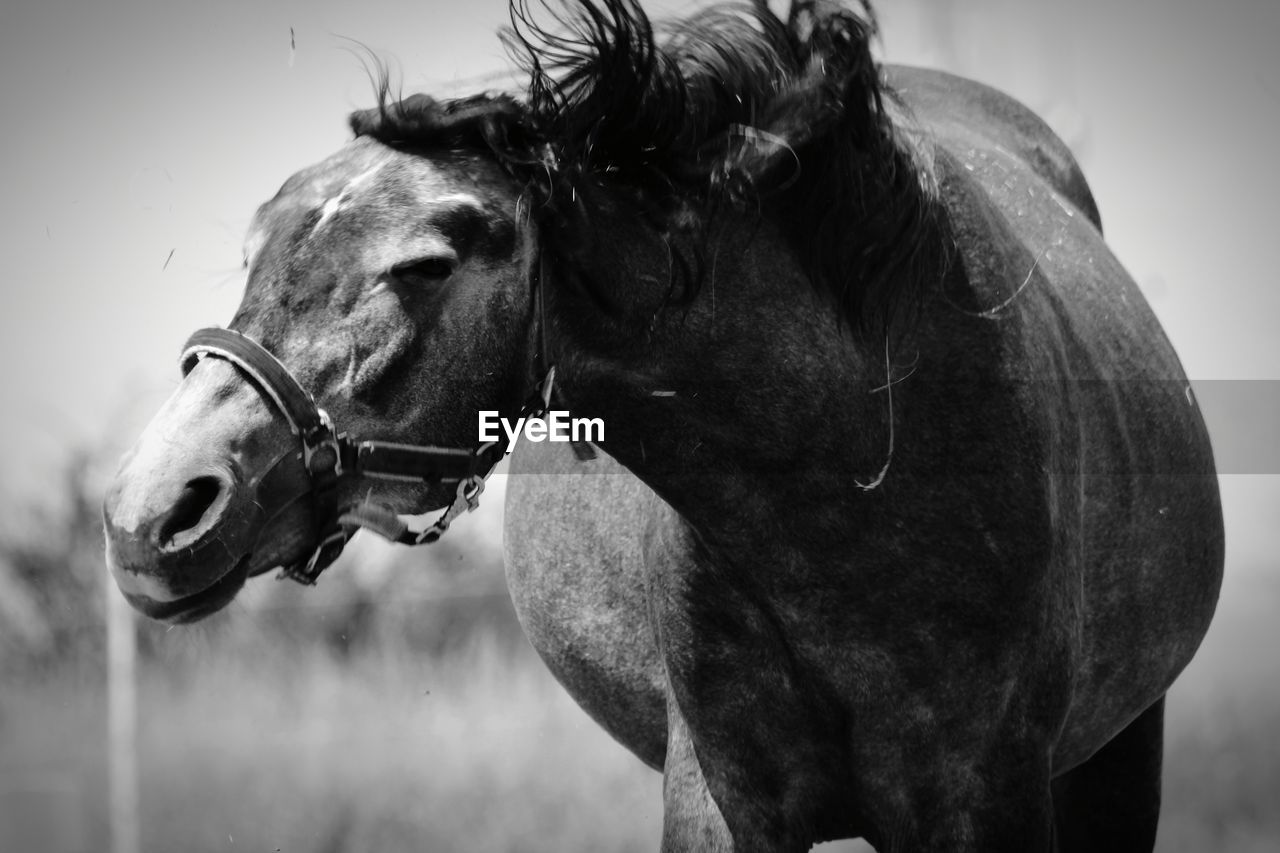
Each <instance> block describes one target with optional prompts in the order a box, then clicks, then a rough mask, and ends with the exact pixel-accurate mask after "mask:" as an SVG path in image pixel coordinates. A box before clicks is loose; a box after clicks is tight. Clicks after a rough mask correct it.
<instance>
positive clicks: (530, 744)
mask: <svg viewBox="0 0 1280 853" xmlns="http://www.w3.org/2000/svg"><path fill="white" fill-rule="evenodd" d="M81 504H83V505H84V506H81ZM87 506H89V505H88V504H87V503H85V502H84V501H78V502H74V503H73V507H80V508H79V509H77V510H76V511H75V512H74V513H72V514H71V515H70V516H69V519H70V520H69V521H67V522H65V527H66V530H61V531H60V530H58V529H56V528H55V529H51V530H44V529H40V528H37V527H33V528H32V529H33V530H34V531H35V534H34V537H35V542H36V544H32V545H30V547H28V546H22V547H17V546H16V545H14V544H12V543H11V544H9V545H7V546H6V548H5V549H4V555H5V556H6V557H7V559H8V560H9V561H10V563H9V565H10V573H11V574H10V576H11V577H17V578H31V579H34V580H35V581H37V582H38V583H35V584H34V585H33V586H32V589H33V590H34V592H35V596H34V597H35V598H36V599H38V601H37V603H38V604H40V605H41V606H42V607H43V612H44V614H45V615H46V616H48V617H49V624H50V625H51V626H52V628H51V630H52V631H53V633H52V634H51V637H52V638H53V639H51V640H50V642H49V643H48V644H46V646H42V647H41V649H39V650H37V652H31V653H14V652H13V651H12V649H13V648H14V647H13V646H12V645H8V646H6V645H2V644H0V652H6V654H3V655H0V851H3V852H4V853H7V851H30V852H31V853H86V851H104V850H106V849H107V848H108V844H107V842H106V839H107V837H108V824H107V793H108V792H107V767H106V748H107V745H106V720H105V714H106V698H105V685H104V682H103V678H104V677H103V674H102V660H101V657H102V654H101V642H102V641H101V637H102V629H101V614H100V613H99V612H98V611H99V609H100V604H101V600H102V596H101V589H102V587H101V583H102V577H101V564H100V562H99V558H98V548H99V547H100V546H99V543H100V542H101V538H100V537H101V534H100V533H98V532H96V528H95V527H94V526H93V525H96V524H97V517H98V516H97V512H96V505H94V506H93V507H91V508H90V509H85V508H84V507H87ZM1237 515H1238V513H1237ZM481 521H483V520H482V519H481V520H476V521H471V523H473V524H478V523H480V522H481ZM490 527H492V521H490ZM459 532H460V538H459V539H456V540H453V541H452V542H450V543H442V545H440V546H437V548H436V549H435V550H433V551H432V552H430V554H431V556H430V561H429V562H425V563H424V562H423V561H422V559H423V558H422V557H421V556H420V555H417V554H416V553H410V552H405V551H390V552H387V553H388V554H389V555H390V556H387V557H386V558H385V560H384V563H385V564H379V559H382V558H380V557H379V556H378V554H376V553H363V554H362V553H360V549H353V550H355V551H356V552H357V553H355V554H354V555H352V556H353V557H355V558H360V559H362V560H363V563H362V564H361V565H360V566H353V565H349V566H347V567H346V568H343V567H342V566H337V567H335V569H334V570H333V572H332V574H331V575H330V576H326V578H325V582H324V583H322V584H321V585H320V586H319V587H317V588H315V589H307V590H303V589H300V588H294V587H292V586H291V585H281V584H270V583H267V582H264V581H259V582H255V583H254V584H251V585H250V588H249V589H248V590H246V592H245V594H244V595H243V596H241V599H240V600H238V601H237V602H236V603H235V604H234V605H233V606H232V607H231V608H229V609H228V611H226V612H224V613H221V614H218V615H217V616H215V617H213V618H211V619H209V620H207V621H205V622H202V623H200V624H199V625H196V626H191V627H187V628H182V629H177V630H173V631H166V630H165V629H164V628H163V626H157V625H155V624H152V623H148V624H145V625H143V626H141V630H140V632H139V633H140V639H141V653H142V654H141V657H140V660H139V667H140V674H141V677H140V679H139V689H138V711H139V741H138V747H137V754H138V760H139V764H140V775H141V790H140V794H141V815H140V818H141V824H142V843H143V850H145V851H177V853H188V851H190V853H201V851H235V850H249V851H265V853H273V851H280V853H285V851H302V852H303V853H400V851H408V850H419V851H445V852H446V853H447V852H448V851H455V850H466V851H495V853H499V851H513V852H514V851H520V852H521V853H523V851H530V853H537V851H543V850H546V851H551V850H555V851H596V850H609V851H631V850H635V851H653V850H656V849H657V848H658V841H659V838H660V833H661V817H662V816H661V786H662V780H661V777H660V776H659V775H658V774H657V773H654V772H652V771H651V770H649V769H647V768H645V767H644V766H643V765H641V764H640V762H639V761H638V760H637V759H635V758H634V757H632V756H631V755H630V754H629V753H628V752H627V751H626V750H624V749H623V748H622V747H621V746H619V745H617V744H616V743H614V742H613V741H612V740H611V739H610V738H609V737H608V736H607V735H605V734H604V733H603V732H602V731H601V730H600V729H599V728H598V727H597V726H596V725H595V724H594V723H593V722H592V721H591V720H590V719H589V718H587V716H586V715H585V714H584V713H583V712H582V711H581V710H580V709H578V708H577V706H576V705H574V703H573V701H572V700H571V699H570V698H569V696H568V694H566V693H565V692H564V690H563V689H561V688H560V687H559V685H557V684H556V683H555V682H554V681H553V680H552V678H551V676H550V675H549V674H548V673H547V672H546V670H545V668H544V667H543V666H542V664H541V662H540V661H539V660H538V659H537V657H536V655H534V653H533V651H532V650H531V649H530V648H529V646H528V644H527V643H526V642H525V641H524V639H523V637H522V636H521V635H520V633H519V629H518V626H517V625H516V623H515V620H514V614H513V612H512V610H511V607H510V603H509V601H507V599H506V598H505V592H504V588H503V581H502V573H501V564H500V557H499V556H498V553H497V551H496V547H495V546H494V544H493V543H495V542H497V541H499V538H498V535H497V533H496V530H493V529H488V530H479V529H477V530H476V531H474V532H473V533H471V534H467V533H466V529H465V527H462V526H460V531H459ZM1235 541H1236V542H1239V541H1241V540H1240V539H1239V538H1238V537H1237V539H1236V540H1235ZM40 542H45V543H53V545H47V546H39V543H40ZM344 559H345V558H344ZM60 561H61V565H62V566H63V567H64V568H63V569H61V570H60V571H58V570H57V566H58V564H59V562H60ZM1231 563H1232V565H1231V566H1230V567H1229V568H1228V572H1227V581H1226V585H1225V586H1224V590H1223V597H1222V602H1221V604H1220V607H1219V611H1218V614H1217V617H1216V618H1215V621H1214V624H1213V627H1212V628H1211V630H1210V632H1209V636H1208V637H1207V639H1206V641H1205V643H1204V646H1203V647H1202V648H1201V650H1200V652H1199V654H1198V655H1197V656H1196V659H1195V660H1194V661H1193V663H1192V664H1191V666H1190V667H1189V669H1188V670H1187V672H1186V673H1184V675H1183V676H1182V677H1181V678H1180V679H1179V681H1178V683H1177V684H1176V685H1175V686H1174V688H1173V690H1172V691H1171V692H1170V696H1169V703H1168V717H1167V728H1166V749H1165V803H1164V811H1163V815H1162V822H1161V829H1160V838H1159V844H1158V848H1157V849H1158V850H1159V851H1161V853H1183V851H1197V853H1199V851H1205V850H1212V851H1226V853H1254V851H1264V850H1265V851H1273V850H1277V849H1280V809H1278V808H1277V806H1278V805H1280V648H1278V646H1277V643H1276V639H1277V636H1278V635H1280V631H1278V630H1277V616H1276V614H1278V613H1280V573H1278V572H1277V571H1276V566H1275V559H1274V558H1273V557H1271V556H1270V550H1269V549H1268V548H1264V547H1261V545H1259V547H1256V548H1253V549H1252V550H1250V549H1245V550H1240V548H1239V546H1238V545H1237V550H1236V552H1235V556H1234V557H1233V558H1232V559H1231ZM356 569H359V570H360V571H356ZM41 596H43V598H41ZM45 599H47V601H46V600H45ZM0 628H3V625H0ZM3 633H4V632H3V631H0V635H3ZM822 849H823V850H824V851H827V853H837V851H839V853H852V852H853V851H866V850H867V849H868V848H867V847H866V846H865V845H863V844H860V843H853V842H841V843H836V844H830V845H823V846H822Z"/></svg>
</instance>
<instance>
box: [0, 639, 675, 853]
mask: <svg viewBox="0 0 1280 853" xmlns="http://www.w3.org/2000/svg"><path fill="white" fill-rule="evenodd" d="M75 682H76V679H75V678H69V679H67V680H65V681H64V680H59V681H54V682H51V683H45V684H29V685H24V686H23V689H19V690H6V691H5V692H4V695H3V698H0V727H2V728H0V731H2V732H3V735H4V737H3V740H2V741H0V770H3V781H2V782H0V849H3V850H58V851H67V853H75V851H82V850H83V851H89V850H100V849H102V845H101V843H100V841H101V839H103V838H105V837H106V832H107V816H106V807H107V806H106V791H105V786H106V783H105V780H106V771H105V761H106V758H105V743H104V739H105V738H104V733H105V725H104V720H103V716H104V708H105V704H104V702H105V700H104V697H103V696H102V692H101V687H100V685H95V684H92V683H88V684H86V683H75ZM139 707H140V719H139V726H140V732H139V744H138V751H139V756H140V765H141V766H140V771H141V776H142V781H141V800H142V809H141V811H142V814H141V818H142V827H143V830H142V842H143V849H144V850H170V851H215V850H216V851H227V850H255V851H275V850H281V851H334V853H337V851H361V853H381V852H382V851H386V853H400V851H406V850H429V851H430V850H441V851H450V850H482V851H507V850H510V851H543V850H546V851H552V850H556V851H564V850H605V849H608V850H637V851H638V850H653V849H656V846H657V840H658V837H659V833H660V826H661V813H660V803H661V778H660V777H659V776H658V774H656V773H653V772H652V771H650V770H648V769H647V768H645V767H644V766H643V765H641V764H640V762H639V761H637V760H636V759H635V758H633V757H632V756H631V755H630V754H629V753H627V752H626V751H625V750H623V749H622V748H621V747H618V746H617V745H615V744H614V743H613V742H612V741H611V740H610V739H609V738H608V736H607V735H605V734H604V733H603V732H602V731H601V730H600V729H599V728H598V727H597V726H596V725H595V724H594V723H593V722H591V720H590V719H588V718H587V717H586V716H585V715H584V714H583V713H582V712H581V711H579V710H578V709H577V708H576V706H574V705H573V703H572V701H571V700H570V699H569V698H568V696H567V695H566V694H565V693H564V691H563V690H561V689H560V688H559V687H558V686H557V685H556V684H555V683H554V682H553V681H552V679H551V678H550V676H549V675H547V674H546V673H545V670H544V669H543V668H542V666H541V664H540V663H539V662H538V661H536V660H535V659H534V658H533V654H532V652H531V651H527V650H526V651H513V650H512V649H511V648H510V647H509V646H506V645H499V644H497V643H494V642H483V641H482V642H479V643H477V644H475V645H474V646H472V647H471V648H469V649H467V650H465V651H462V652H459V653H457V654H455V655H454V656H452V657H451V658H449V659H448V660H445V661H429V662H425V663H423V662H419V661H417V660H414V659H411V658H410V657H409V656H407V655H403V654H398V653H385V652H369V653H365V654H363V655H361V656H360V657H359V658H358V659H353V658H349V657H348V658H345V659H339V658H337V657H335V656H333V655H332V654H330V653H328V652H321V651H312V652H309V653H304V654H302V655H301V656H297V657H291V658H289V659H286V658H284V657H283V656H282V655H274V654H271V653H269V652H267V653H264V654H263V655H261V656H260V660H259V661H258V662H256V663H252V664H238V663H234V662H231V661H226V660H220V659H219V658H218V657H217V656H216V655H209V656H208V659H207V660H205V661H203V662H202V663H199V664H198V665H197V667H196V671H192V672H187V673H183V674H181V676H180V677H171V676H170V675H169V674H168V673H166V672H165V671H163V670H160V669H158V668H157V667H154V666H153V667H148V668H147V672H146V676H145V677H144V679H143V681H142V684H141V686H140V696H139Z"/></svg>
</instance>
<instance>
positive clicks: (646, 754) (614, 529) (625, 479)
mask: <svg viewBox="0 0 1280 853" xmlns="http://www.w3.org/2000/svg"><path fill="white" fill-rule="evenodd" d="M676 523H677V519H676V517H675V513H674V511H673V510H671V508H670V507H669V506H667V505H666V504H665V503H664V502H663V501H662V500H661V499H660V498H658V497H657V496H656V495H655V494H653V492H652V491H651V490H650V489H649V488H648V487H647V486H645V485H644V484H643V483H642V482H641V481H640V480H639V479H637V478H636V476H635V475H633V474H631V473H630V472H629V471H627V470H626V469H625V468H623V467H622V466H621V465H619V464H618V463H617V462H615V461H614V460H613V459H612V458H611V457H609V456H607V455H604V454H600V455H599V457H598V458H597V459H595V460H592V461H587V462H583V461H579V460H578V459H577V458H576V457H575V456H574V454H573V453H572V451H570V450H569V449H568V447H567V445H563V444H551V443H542V444H532V443H529V442H523V443H521V444H519V445H518V446H517V448H516V451H515V454H514V455H513V457H512V460H511V468H510V473H509V476H508V481H507V494H506V518H505V535H504V550H505V564H506V572H507V587H508V590H509V591H510V593H511V600H512V603H513V604H514V606H515V609H516V614H517V616H518V617H519V619H520V624H521V626H522V627H523V629H524V632H525V635H526V636H527V637H528V639H529V642H530V643H531V644H532V645H533V647H534V649H535V650H536V651H537V652H538V654H539V656H540V657H541V658H542V659H543V661H544V662H545V663H546V664H547V667H548V669H550V670H551V673H552V674H553V675H554V676H555V677H556V679H557V680H558V681H559V682H560V683H561V684H562V685H563V686H564V687H565V689H566V690H568V691H569V693H570V695H572V696H573V697H574V699H575V700H576V701H577V702H578V704H579V705H580V706H581V707H582V708H583V709H584V710H586V711H587V713H588V714H590V715H591V717H592V718H593V719H595V720H596V722H597V723H599V724H600V725H601V726H602V727H603V728H604V729H605V730H606V731H608V732H609V734H610V735H612V736H613V737H614V738H616V739H617V740H618V741H619V742H621V743H622V744H623V745H624V746H626V747H627V748H628V749H630V750H631V751H632V752H634V753H635V754H636V755H637V756H639V757H640V759H641V760H642V761H644V762H645V763H646V764H648V765H650V766H651V767H654V768H655V769H661V767H662V762H663V758H664V755H665V752H666V738H667V716H666V696H665V692H664V684H665V682H664V673H663V668H662V662H661V660H660V658H659V655H658V650H657V644H656V640H655V638H654V635H653V630H652V628H651V626H650V624H649V620H648V612H649V608H648V605H647V601H646V579H645V578H646V569H645V566H646V563H647V562H648V561H652V560H653V559H655V554H654V551H655V545H654V540H655V533H660V532H661V531H663V530H666V529H669V528H671V527H673V526H674V525H675V524H676ZM676 556H678V555H676Z"/></svg>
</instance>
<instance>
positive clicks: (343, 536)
mask: <svg viewBox="0 0 1280 853" xmlns="http://www.w3.org/2000/svg"><path fill="white" fill-rule="evenodd" d="M540 319H541V318H539V320H540ZM204 356H212V357H215V358H221V359H224V360H226V361H229V362H231V363H232V364H234V365H236V366H237V367H239V368H240V369H241V370H243V371H244V372H245V373H246V374H247V375H248V376H249V377H250V378H251V379H252V380H253V382H254V384H256V385H257V386H258V388H260V389H261V390H262V391H263V392H264V393H265V394H266V395H267V396H268V397H269V398H270V399H271V401H272V402H273V403H275V405H276V408H277V409H279V411H280V413H281V414H283V415H284V417H285V420H287V421H288V422H289V429H290V430H292V431H293V434H294V435H295V436H297V437H298V440H299V441H300V442H301V444H302V464H303V467H305V468H306V470H307V474H308V476H309V477H310V478H311V489H310V494H311V504H312V517H313V519H314V520H315V524H316V529H317V531H318V533H317V544H316V547H315V550H314V551H313V552H312V554H311V556H310V557H309V558H307V559H306V560H301V561H299V562H297V563H295V564H293V565H291V566H284V567H282V568H281V577H287V578H290V579H292V580H295V581H297V582H299V583H302V584H307V585H311V584H314V583H315V582H316V578H318V577H319V576H320V573H321V572H322V571H324V570H325V569H326V568H328V566H329V565H330V564H332V563H333V561H334V560H336V559H337V558H338V555H339V554H341V553H342V549H343V547H344V546H345V545H346V543H347V540H348V539H350V538H351V535H352V534H353V533H354V532H355V529H356V528H357V527H366V528H369V529H370V530H373V531H374V532H376V533H378V534H380V535H382V536H383V537H385V538H387V539H389V540H391V541H393V542H399V543H402V544H405V545H424V544H430V543H432V542H435V541H436V540H437V539H439V538H440V536H441V535H442V534H443V533H444V532H445V530H447V529H448V528H449V525H450V523H451V522H452V521H453V520H454V519H455V518H457V517H458V516H459V515H461V514H462V513H463V512H467V511H470V510H473V509H475V508H476V507H477V506H478V505H479V502H480V493H481V492H482V491H484V481H485V477H487V476H488V475H489V472H490V471H492V470H493V467H494V466H495V465H497V464H498V462H499V460H501V459H502V457H503V455H504V453H503V451H502V450H501V449H500V448H499V446H498V443H497V442H489V443H487V444H481V445H479V446H476V447H473V448H456V447H434V446H431V445H416V444H397V443H394V442H389V441H356V440H355V439H353V438H350V437H349V436H347V434H346V433H339V432H337V431H336V430H335V428H334V426H333V422H332V421H331V420H330V418H329V416H328V414H326V413H325V411H324V410H323V409H321V408H319V407H317V406H316V403H315V400H314V399H313V398H312V396H311V395H310V394H308V393H307V391H306V390H305V389H304V388H303V387H302V385H301V384H300V383H299V382H298V380H297V379H295V378H294V376H293V374H292V373H290V372H289V369H288V368H287V367H285V366H284V365H283V364H281V363H280V361H279V359H277V358H276V357H275V356H274V355H272V354H271V353H270V352H268V351H267V350H266V348H265V347H263V346H262V345H261V344H259V343H258V342H257V341H255V340H253V339H252V338H250V337H248V336H246V335H242V334H241V333H239V332H235V331H231V330H229V329H219V328H207V329H200V330H199V331H197V332H196V333H195V334H193V335H192V336H191V337H190V338H189V339H188V340H187V343H186V345H185V346H184V347H183V349H182V359H181V365H182V374H183V375H184V376H185V375H186V374H188V373H190V372H191V369H192V368H193V367H195V365H196V363H197V362H198V361H199V360H200V359H201V358H202V357H204ZM544 366H545V365H544ZM554 381H555V368H554V367H547V368H546V374H545V375H544V376H543V378H542V380H541V381H540V382H539V383H538V387H537V389H536V390H535V391H534V393H533V394H532V395H531V396H530V398H529V400H528V401H527V402H526V403H525V404H524V406H523V407H522V408H521V415H528V416H532V417H539V416H541V415H542V414H544V413H545V412H546V409H547V407H548V405H549V403H550V398H551V394H552V388H553V383H554ZM345 476H365V477H376V478H381V479H387V480H402V481H410V482H421V483H431V484H441V485H445V486H451V485H455V484H456V486H457V492H456V495H455V497H454V500H453V503H452V504H450V506H449V507H448V509H447V510H445V512H444V514H443V515H442V516H440V518H438V519H436V521H435V522H434V523H433V524H432V525H431V526H430V527H427V528H426V529H424V530H420V531H418V530H412V529H410V528H409V526H408V525H407V524H405V522H403V521H402V520H400V518H399V517H397V516H396V515H395V513H394V512H392V511H391V510H390V509H388V508H387V507H384V506H380V505H378V504H373V503H368V502H365V503H361V504H359V505H357V506H355V507H350V508H348V509H346V510H345V511H343V512H339V507H338V488H337V487H338V482H339V480H340V479H341V478H342V477H345Z"/></svg>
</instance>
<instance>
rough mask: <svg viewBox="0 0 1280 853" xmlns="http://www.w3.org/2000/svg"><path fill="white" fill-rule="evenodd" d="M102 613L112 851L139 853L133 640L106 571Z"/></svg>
mask: <svg viewBox="0 0 1280 853" xmlns="http://www.w3.org/2000/svg"><path fill="white" fill-rule="evenodd" d="M102 574H103V576H104V577H105V579H106V599H107V601H106V610H107V763H108V773H109V785H110V798H111V799H110V808H111V851H112V853H139V850H140V847H139V823H138V685H137V673H136V670H135V661H136V658H137V652H138V638H137V633H136V631H135V628H134V621H133V620H134V615H133V608H131V607H130V606H129V603H128V602H127V601H125V600H124V596H122V595H121V594H120V592H119V590H117V589H116V585H115V582H114V581H113V580H112V578H111V574H110V573H109V572H103V573H102Z"/></svg>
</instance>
